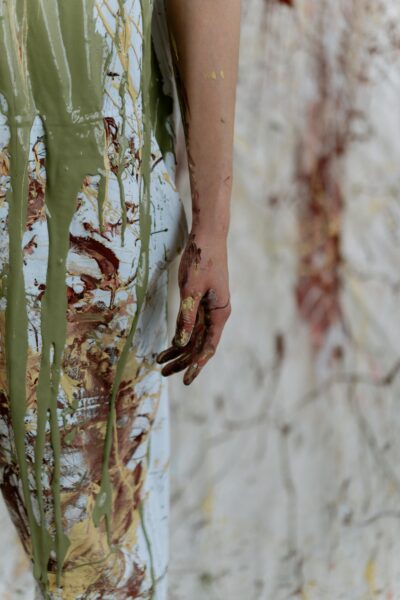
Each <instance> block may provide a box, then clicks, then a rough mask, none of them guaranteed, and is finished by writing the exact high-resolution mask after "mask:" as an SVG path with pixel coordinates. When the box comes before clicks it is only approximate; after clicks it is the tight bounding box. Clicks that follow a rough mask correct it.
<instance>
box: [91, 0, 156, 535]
mask: <svg viewBox="0 0 400 600" xmlns="http://www.w3.org/2000/svg"><path fill="white" fill-rule="evenodd" d="M141 11H142V35H143V40H142V71H141V90H142V119H143V128H144V132H143V148H142V156H141V185H140V194H141V198H140V216H139V219H140V237H141V245H140V255H139V264H138V269H137V274H136V312H135V316H134V318H133V322H132V325H131V328H130V331H129V333H128V335H127V338H126V340H125V344H124V347H123V349H122V352H121V356H120V358H119V361H118V364H117V367H116V373H115V378H114V381H113V387H112V391H111V399H110V406H109V414H108V419H107V428H106V436H105V442H104V452H103V466H102V477H101V485H100V491H99V493H98V495H97V498H96V503H95V507H94V509H93V521H94V523H95V525H96V527H97V526H98V525H99V523H100V521H101V519H102V518H103V517H104V518H105V520H106V527H107V533H108V541H109V543H111V517H112V485H111V480H110V473H109V463H110V457H111V449H112V442H113V433H114V422H115V400H116V396H117V393H118V388H119V386H120V383H121V379H122V375H123V372H124V369H125V365H126V362H127V359H128V357H129V352H130V349H131V344H132V340H133V337H134V335H135V332H136V327H137V324H138V320H139V316H140V312H141V308H142V306H143V303H144V300H145V296H146V291H147V286H148V279H149V248H150V231H151V214H150V208H151V198H150V174H151V168H150V161H151V137H152V123H151V112H150V84H151V19H152V12H153V2H152V0H141Z"/></svg>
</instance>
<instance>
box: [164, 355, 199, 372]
mask: <svg viewBox="0 0 400 600" xmlns="http://www.w3.org/2000/svg"><path fill="white" fill-rule="evenodd" d="M192 360H193V353H192V352H185V353H184V354H182V356H180V357H179V358H177V359H176V360H173V361H172V362H170V363H168V364H167V365H165V367H164V368H163V369H162V371H161V373H162V375H164V377H168V376H169V375H173V374H174V373H179V371H183V369H186V367H187V366H188V365H190V363H191V362H192Z"/></svg>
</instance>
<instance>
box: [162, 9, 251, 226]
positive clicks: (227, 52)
mask: <svg viewBox="0 0 400 600" xmlns="http://www.w3.org/2000/svg"><path fill="white" fill-rule="evenodd" d="M166 6H167V16H168V24H169V31H170V36H171V48H172V54H173V58H174V64H175V69H176V76H177V77H176V79H177V84H178V93H179V99H180V102H181V108H182V119H183V125H184V131H185V140H186V149H187V154H188V164H189V175H190V185H191V191H192V209H193V226H192V228H193V229H195V230H200V231H202V230H203V231H208V232H213V233H216V234H221V235H226V233H227V230H228V226H229V203H230V197H231V188H232V166H233V165H232V162H233V134H234V118H235V100H236V84H237V71H238V55H239V38H240V0H166Z"/></svg>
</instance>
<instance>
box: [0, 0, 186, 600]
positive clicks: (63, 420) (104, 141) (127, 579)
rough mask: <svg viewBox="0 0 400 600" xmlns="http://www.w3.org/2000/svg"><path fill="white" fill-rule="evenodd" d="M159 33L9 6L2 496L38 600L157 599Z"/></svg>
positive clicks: (125, 13) (0, 94) (3, 47)
mask: <svg viewBox="0 0 400 600" xmlns="http://www.w3.org/2000/svg"><path fill="white" fill-rule="evenodd" d="M152 19H153V4H152V1H151V0H143V1H142V2H138V1H137V0H129V1H128V0H127V1H124V0H114V1H110V0H109V1H107V2H106V1H105V0H104V1H101V0H70V1H69V2H68V3H65V2H62V1H61V0H58V1H56V2H50V1H46V0H33V1H32V0H29V1H28V0H2V2H0V55H1V57H2V58H1V60H0V98H1V112H0V119H1V120H0V157H1V159H0V164H1V171H0V176H1V179H0V186H1V187H0V209H1V223H2V225H1V226H2V241H1V246H0V259H1V262H0V268H1V271H0V272H1V298H0V299H1V305H0V307H1V311H0V319H1V320H0V326H1V330H0V333H1V338H0V347H1V355H0V358H1V365H0V370H1V371H2V372H1V379H0V383H1V388H0V393H1V397H0V398H1V408H0V414H1V438H2V446H3V448H4V449H3V451H2V470H3V481H2V491H3V494H4V497H5V499H6V502H7V504H8V506H9V509H10V512H11V515H12V517H13V520H14V523H15V524H16V526H17V529H18V531H19V533H20V536H21V539H22V541H23V544H24V547H25V549H26V551H27V552H28V554H29V556H30V557H31V558H32V562H33V570H34V575H35V578H36V580H37V582H38V586H39V588H40V593H41V594H42V596H43V597H45V598H58V597H61V598H63V599H64V598H65V599H71V600H72V599H75V598H81V597H82V598H97V597H102V598H107V597H108V596H107V593H108V592H107V590H108V589H110V590H113V592H112V595H111V596H110V598H111V597H112V598H121V599H124V598H128V597H129V598H132V597H136V596H139V595H140V597H143V598H156V597H157V598H158V597H160V598H161V597H162V596H156V592H157V585H156V584H157V580H158V579H161V578H162V573H161V572H162V570H163V569H164V571H165V570H166V566H165V565H166V550H165V548H164V546H165V541H164V540H163V539H160V540H159V541H157V539H156V548H152V543H153V542H154V539H153V538H152V535H151V532H149V531H147V525H146V514H147V513H146V502H149V501H147V500H146V498H147V497H148V495H149V494H150V493H151V490H150V491H149V489H147V488H148V487H149V486H148V479H146V477H147V475H148V472H149V466H148V465H149V464H150V462H149V461H150V455H151V454H152V453H153V452H155V453H157V446H158V445H160V443H161V445H162V443H165V442H163V441H162V440H164V439H166V438H165V435H166V434H165V431H164V433H159V434H158V435H159V440H157V438H155V450H154V451H153V450H152V449H151V444H150V441H151V440H150V437H151V436H150V432H151V431H152V426H153V425H154V423H155V421H156V420H157V419H158V420H160V419H161V416H162V415H163V414H164V422H163V427H164V429H165V428H166V426H167V413H165V407H164V409H161V408H160V404H161V401H162V398H163V397H164V404H165V394H164V392H163V389H162V386H163V384H162V383H161V378H160V376H159V367H157V366H156V364H155V362H154V356H155V355H156V353H157V350H159V349H160V347H162V345H163V343H164V339H165V307H164V302H165V293H166V265H167V263H168V262H169V261H170V260H172V258H173V257H174V256H175V254H176V253H177V251H178V248H179V247H180V246H181V245H182V240H183V237H184V234H185V223H184V218H183V212H182V206H181V203H180V199H179V197H178V196H177V193H176V190H175V188H174V185H173V175H174V165H175V162H174V157H173V151H172V148H173V130H172V127H171V125H170V123H169V117H170V111H171V108H172V107H171V98H168V96H167V95H166V94H164V93H163V89H162V84H163V77H162V73H161V67H160V63H159V60H158V57H157V56H156V53H155V50H154V47H153V46H152V37H151V36H152ZM153 232H154V235H153ZM3 234H4V235H3ZM162 410H164V413H163V412H162ZM162 436H164V437H162ZM160 440H161V442H160ZM161 456H162V454H161ZM152 472H153V471H152ZM159 477H160V479H161V481H164V487H165V488H167V484H166V483H165V482H166V473H165V472H162V469H160V474H159ZM146 486H147V487H146ZM164 493H165V492H164ZM165 498H166V496H165ZM165 498H164V499H165ZM164 517H165V515H164ZM150 525H151V526H152V527H153V528H154V524H153V525H152V524H151V523H150ZM161 530H162V528H161V529H160V531H161ZM153 537H154V536H153ZM164 537H166V536H164ZM141 549H142V550H141ZM144 556H146V558H144ZM161 564H164V566H163V567H162V566H160V565H161ZM110 593H111V592H110ZM57 594H58V595H57Z"/></svg>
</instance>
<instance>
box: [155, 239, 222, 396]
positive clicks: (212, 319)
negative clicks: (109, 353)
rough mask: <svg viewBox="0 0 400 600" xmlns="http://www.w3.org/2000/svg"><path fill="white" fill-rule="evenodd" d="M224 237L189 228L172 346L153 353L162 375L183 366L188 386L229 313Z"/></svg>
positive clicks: (214, 346)
mask: <svg viewBox="0 0 400 600" xmlns="http://www.w3.org/2000/svg"><path fill="white" fill-rule="evenodd" d="M228 280H229V275H228V261H227V246H226V238H225V237H224V236H223V235H221V236H219V235H215V236H214V235H211V234H209V233H201V232H199V231H197V230H194V231H193V230H192V232H191V234H190V235H189V239H188V241H187V244H186V248H185V250H184V252H183V255H182V258H181V261H180V264H179V272H178V284H179V289H180V297H181V303H180V309H179V313H178V317H177V322H176V331H175V335H174V338H173V340H172V345H171V346H170V347H169V348H168V349H167V350H164V351H163V352H160V354H158V356H157V362H158V363H159V364H164V363H167V364H166V365H165V366H164V367H163V369H162V371H161V373H162V375H164V376H165V377H168V376H169V375H172V374H173V373H178V372H179V371H183V370H184V369H186V372H185V374H184V377H183V383H184V384H185V385H190V384H191V383H192V381H193V380H194V379H195V378H196V377H197V376H198V374H199V373H200V371H201V370H202V369H203V367H204V365H205V364H206V363H207V362H208V361H209V360H210V358H211V357H212V356H214V354H215V352H216V349H217V346H218V343H219V340H220V338H221V335H222V330H223V328H224V326H225V323H226V321H227V319H228V318H229V316H230V314H231V303H230V294H229V283H228Z"/></svg>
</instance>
